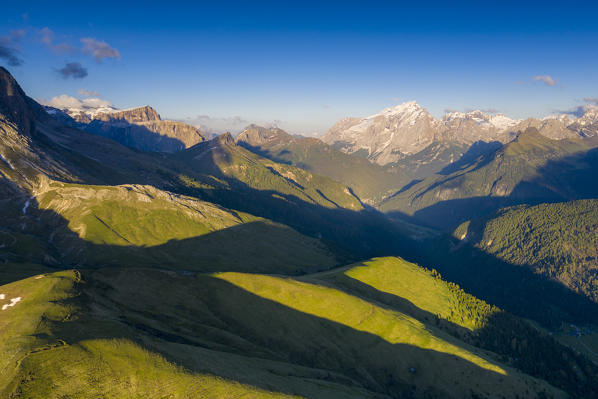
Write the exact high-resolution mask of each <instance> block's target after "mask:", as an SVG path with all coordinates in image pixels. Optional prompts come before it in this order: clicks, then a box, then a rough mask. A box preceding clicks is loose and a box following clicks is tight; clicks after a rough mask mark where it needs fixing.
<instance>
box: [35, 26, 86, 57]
mask: <svg viewBox="0 0 598 399" xmlns="http://www.w3.org/2000/svg"><path fill="white" fill-rule="evenodd" d="M38 34H39V41H40V42H41V43H42V44H44V45H45V46H46V47H47V48H49V49H50V50H52V52H53V53H55V54H64V53H73V52H75V51H76V50H77V49H76V48H75V47H73V46H71V45H70V44H68V43H66V42H61V43H56V42H55V39H56V34H55V33H54V31H53V30H52V29H50V28H48V27H47V26H46V27H44V28H42V29H40V30H39V32H38Z"/></svg>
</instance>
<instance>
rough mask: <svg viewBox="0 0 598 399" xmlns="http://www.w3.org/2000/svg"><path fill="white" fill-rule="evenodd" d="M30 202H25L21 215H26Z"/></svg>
mask: <svg viewBox="0 0 598 399" xmlns="http://www.w3.org/2000/svg"><path fill="white" fill-rule="evenodd" d="M29 203H30V200H27V201H25V205H24V206H23V215H26V214H27V208H29Z"/></svg>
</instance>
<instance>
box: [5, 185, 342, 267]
mask: <svg viewBox="0 0 598 399" xmlns="http://www.w3.org/2000/svg"><path fill="white" fill-rule="evenodd" d="M29 201H30V204H31V205H30V206H29V207H28V209H27V214H22V209H20V208H21V207H22V206H23V205H22V204H19V203H17V204H14V203H13V207H12V208H7V209H5V210H6V211H7V214H6V217H7V218H8V217H9V216H11V217H12V220H11V222H12V223H11V224H12V225H13V226H14V227H13V228H11V227H10V226H11V224H7V225H5V226H4V227H2V228H0V245H2V247H1V248H0V257H1V258H5V259H7V260H9V261H11V262H21V263H23V262H32V263H37V264H47V265H52V266H53V267H60V266H61V265H72V264H79V265H81V264H84V265H87V267H90V266H93V267H99V266H107V265H111V266H119V265H120V266H125V265H134V266H136V267H140V266H143V267H162V268H164V267H167V268H172V269H184V270H190V271H204V272H205V271H216V270H236V271H254V272H278V273H287V274H294V273H298V272H306V271H314V270H322V269H327V268H330V267H332V266H334V265H336V264H337V260H336V259H335V257H334V255H333V254H332V253H331V252H330V251H329V250H328V249H327V248H326V247H325V246H324V245H323V244H322V243H321V242H320V241H318V240H317V239H314V238H310V237H307V236H304V235H302V234H300V233H298V232H297V231H295V230H293V229H291V228H289V227H287V226H284V225H281V224H278V223H274V222H272V221H269V220H267V219H263V218H258V217H255V216H252V215H249V214H246V213H242V212H235V211H231V210H228V209H225V208H222V207H219V206H217V205H214V204H211V203H208V202H204V201H200V200H197V199H194V198H190V197H185V196H180V195H174V194H172V193H168V192H165V191H161V190H158V189H155V188H153V187H150V186H130V185H127V186H84V185H76V184H66V183H57V182H54V183H50V184H49V185H48V186H47V187H45V188H44V190H43V191H39V192H38V194H37V197H36V198H35V199H29ZM37 201H39V202H38V203H37ZM2 213H3V214H4V212H2ZM9 220H10V218H9ZM20 224H22V225H20ZM266 253H267V254H268V257H266V258H264V256H263V254H266ZM23 267H24V272H25V270H26V269H27V268H28V267H27V266H26V265H24V266H23ZM32 270H33V271H34V272H35V270H37V269H36V268H33V269H32Z"/></svg>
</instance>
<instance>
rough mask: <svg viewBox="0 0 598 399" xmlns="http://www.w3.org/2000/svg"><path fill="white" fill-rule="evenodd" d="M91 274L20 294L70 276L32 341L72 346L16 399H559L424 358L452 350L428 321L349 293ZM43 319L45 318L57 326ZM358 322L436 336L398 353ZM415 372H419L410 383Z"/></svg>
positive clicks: (25, 376) (23, 383)
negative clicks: (473, 396) (528, 397)
mask: <svg viewBox="0 0 598 399" xmlns="http://www.w3.org/2000/svg"><path fill="white" fill-rule="evenodd" d="M82 275H83V276H82V281H81V283H75V282H76V279H77V277H76V275H75V274H74V273H73V272H62V273H57V274H56V276H57V277H54V275H46V276H45V277H43V278H42V279H35V278H31V279H27V280H23V281H20V282H17V283H13V284H12V285H11V286H12V287H17V288H18V289H21V294H22V295H28V296H29V297H30V296H31V293H32V292H31V291H34V290H35V288H36V287H35V284H36V283H38V282H43V281H46V282H48V281H50V279H54V278H56V279H57V278H58V276H60V278H61V279H60V281H61V282H62V283H63V285H62V286H60V287H56V289H55V290H51V291H50V292H46V293H45V294H44V295H48V297H52V296H60V297H61V298H62V299H61V300H59V301H55V302H53V303H44V304H43V305H44V306H53V307H55V309H56V310H55V311H54V313H59V315H58V317H53V318H52V319H49V320H46V321H45V323H44V324H43V326H44V328H45V333H43V332H42V334H39V331H38V330H37V328H39V323H38V324H36V323H32V324H31V328H29V329H27V328H25V329H22V330H21V331H20V333H21V334H22V335H24V336H27V337H39V336H42V337H44V336H45V337H47V339H46V342H40V343H39V345H33V346H32V347H34V348H37V347H42V346H44V345H47V344H48V343H52V342H59V341H58V340H60V339H63V340H64V341H65V342H66V343H67V344H68V345H67V346H64V347H62V348H60V349H53V350H45V351H40V352H37V353H33V354H31V355H29V356H27V357H26V358H25V359H24V361H23V362H22V363H21V367H20V368H19V369H18V370H16V372H17V375H16V376H14V377H13V378H12V380H11V381H12V382H10V383H9V385H10V387H9V388H10V389H8V390H7V391H6V392H14V393H19V394H20V395H21V397H27V398H38V397H39V398H51V397H60V395H67V396H68V395H71V396H75V397H77V396H79V397H88V393H92V394H93V393H103V394H104V395H107V397H114V398H121V397H125V398H128V397H139V396H143V397H149V398H161V397H164V396H167V395H169V394H172V395H174V396H173V397H176V398H179V397H197V396H199V397H222V396H223V395H224V396H227V397H228V396H231V397H269V396H267V395H266V394H267V393H269V394H271V395H272V397H278V396H282V395H280V394H279V393H283V394H285V395H288V396H293V395H294V396H301V397H308V398H327V397H330V398H342V397H346V398H350V397H385V395H384V393H387V394H390V395H391V396H393V397H403V396H404V395H406V394H408V392H412V393H413V394H414V395H415V396H416V397H422V396H425V395H427V396H426V397H429V396H430V395H432V397H434V395H436V396H437V397H447V396H452V397H463V396H464V395H465V396H467V395H469V394H470V392H471V390H473V391H474V392H478V393H480V394H482V396H483V395H486V394H487V396H488V397H496V395H495V394H493V392H500V391H502V392H504V393H507V394H508V393H509V392H511V393H513V395H512V396H514V393H520V394H523V393H524V392H526V390H528V391H529V392H541V391H546V392H550V393H552V394H554V395H556V396H559V392H558V391H554V390H553V389H552V388H551V387H550V386H548V385H546V384H544V383H542V382H540V381H537V380H534V379H530V378H529V377H527V376H525V375H522V374H519V373H517V372H516V371H514V370H510V369H505V370H508V374H507V375H503V374H498V373H496V372H493V371H489V370H486V369H484V368H480V367H478V366H475V365H474V364H472V363H470V362H469V361H464V360H463V359H460V360H459V359H457V358H455V356H447V355H442V356H441V353H439V352H436V351H434V350H425V349H422V348H419V347H418V346H417V345H420V344H421V345H428V346H432V347H433V345H434V344H436V343H437V342H441V344H442V343H443V342H444V343H446V342H447V341H444V340H443V339H442V338H438V337H436V336H435V335H434V334H436V330H435V329H434V328H431V329H430V328H429V326H425V325H423V324H422V323H420V322H419V321H417V320H414V319H412V318H410V317H408V316H402V315H400V314H398V313H397V312H394V313H393V314H391V313H392V312H389V311H386V310H384V309H380V308H378V307H377V305H376V304H375V303H367V302H365V301H363V300H361V299H359V298H357V297H353V296H351V295H348V294H345V293H343V292H341V291H338V290H334V289H330V288H326V287H317V286H314V285H313V284H306V283H303V282H298V281H292V280H284V279H281V278H276V277H272V276H265V275H254V274H236V273H233V274H224V275H223V276H227V277H228V279H229V280H236V282H238V279H241V280H243V281H245V282H247V283H248V284H252V285H254V286H255V289H256V290H258V293H261V292H264V290H265V291H267V292H270V293H272V299H271V300H270V299H265V298H262V297H260V296H259V295H255V294H250V293H249V292H248V291H246V290H245V289H241V288H235V287H236V286H235V285H232V284H229V283H228V282H227V281H225V280H223V279H222V278H213V277H209V276H198V277H197V278H189V277H183V276H181V275H177V274H174V273H172V272H164V271H158V270H139V269H126V270H124V269H121V270H119V269H105V270H97V271H85V270H82ZM44 279H47V280H44ZM24 284H30V285H29V286H27V287H26V288H27V291H25V290H24V287H20V286H21V285H24ZM289 285H290V287H291V288H293V289H292V290H291V293H294V294H296V298H295V300H294V302H296V303H299V304H301V303H305V304H306V305H309V308H310V311H311V312H312V313H316V314H317V313H319V312H321V311H326V310H325V309H323V308H326V304H327V303H330V304H331V306H332V309H333V310H335V311H338V310H340V309H338V307H339V306H340V307H341V308H342V312H340V313H338V316H336V317H339V318H340V319H339V320H338V322H333V321H329V320H326V319H323V318H321V317H317V316H314V315H313V314H312V315H309V314H305V313H303V312H297V311H295V310H293V309H292V308H289V307H288V306H286V305H285V304H284V301H285V300H286V299H285V298H288V295H287V293H288V292H289V291H288V290H287V289H288V288H289ZM5 287H6V286H4V287H2V288H1V289H2V290H4V289H5ZM24 298H25V299H24V300H23V302H21V303H19V304H18V305H17V306H15V307H14V308H11V311H13V310H17V312H12V313H5V314H0V317H3V316H4V317H6V316H7V315H8V316H10V317H18V315H19V314H21V313H18V311H19V309H22V310H25V306H28V305H29V304H30V303H31V302H28V297H26V296H25V297H24ZM315 302H321V304H317V303H315ZM20 305H23V308H19V306H20ZM356 305H357V306H356ZM352 309H353V310H352ZM41 311H42V312H43V309H41ZM370 311H371V314H370V313H368V312H370ZM42 312H39V313H38V315H37V317H38V318H45V317H46V316H47V315H46V314H45V313H42ZM40 313H41V315H40ZM324 316H326V315H324ZM5 320H6V319H5ZM356 323H360V324H359V325H360V326H361V328H362V329H363V330H373V331H374V332H377V333H380V334H382V335H383V336H385V337H386V338H388V339H390V340H391V341H396V338H398V340H399V341H400V340H401V339H400V337H401V336H402V333H403V332H404V331H406V330H407V331H410V332H411V333H414V334H416V335H418V334H420V333H421V334H423V335H424V336H422V337H415V339H414V340H413V342H414V345H403V344H400V343H394V344H390V343H389V342H388V341H386V340H385V339H382V340H378V339H375V338H376V337H378V335H373V334H370V333H367V334H366V333H365V332H363V331H359V329H357V330H356V329H353V328H352V327H349V326H351V325H355V324H356ZM358 328H359V327H358ZM2 331H4V330H2ZM13 331H14V330H13ZM16 333H19V331H16ZM44 334H45V335H44ZM441 335H442V334H441ZM299 337H303V340H302V339H300V338H299ZM447 339H448V340H449V341H451V339H450V337H448V338H447ZM384 342H386V344H384ZM452 342H453V344H451V343H450V342H449V343H448V347H454V348H456V350H461V351H464V352H463V353H467V352H468V349H467V346H466V348H462V347H459V345H462V344H461V343H459V342H458V341H456V340H452ZM310 353H311V354H310ZM312 356H313V357H312ZM473 356H474V357H475V355H473ZM407 365H411V366H412V367H413V366H414V367H415V368H416V369H417V373H416V374H415V375H413V374H412V373H410V372H409V369H408V366H407ZM499 367H500V366H499ZM501 368H502V367H501ZM503 369H504V368H503ZM386 373H390V375H387V374H386ZM409 381H411V382H409ZM468 381H476V384H477V385H476V384H473V385H472V384H470V383H469V382H468ZM364 386H367V387H368V388H369V389H370V390H369V391H368V390H364V389H363V387H364ZM197 387H201V389H203V390H202V391H197V390H196V389H197ZM499 387H500V388H499ZM50 389H52V391H50ZM372 389H373V390H374V392H372V391H371V390H372ZM426 392H427V393H426ZM52 395H55V396H52ZM277 395H278V396H277Z"/></svg>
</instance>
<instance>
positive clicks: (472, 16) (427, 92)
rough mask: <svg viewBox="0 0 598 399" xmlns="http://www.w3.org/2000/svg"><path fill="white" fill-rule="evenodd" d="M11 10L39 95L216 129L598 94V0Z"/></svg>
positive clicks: (544, 104)
mask: <svg viewBox="0 0 598 399" xmlns="http://www.w3.org/2000/svg"><path fill="white" fill-rule="evenodd" d="M214 3H222V4H214ZM479 3H483V4H479ZM2 8H3V13H2V17H0V64H2V65H3V66H6V67H7V68H8V69H9V70H10V71H11V73H13V75H14V76H15V77H16V78H17V79H18V80H19V82H20V83H21V85H22V86H23V88H24V89H25V90H26V92H27V93H28V94H29V95H30V96H32V97H34V98H36V99H45V100H50V99H51V98H53V97H55V96H59V95H62V94H65V95H68V96H73V97H76V98H79V99H83V98H85V95H84V94H82V93H84V91H87V92H88V94H93V95H96V94H97V95H99V98H101V99H103V100H106V101H110V102H111V103H113V104H114V105H115V106H117V107H119V108H128V107H133V106H137V105H145V104H149V105H152V106H153V107H155V108H156V109H157V110H158V112H159V113H160V114H161V115H162V116H163V117H166V118H172V119H180V120H187V121H190V122H194V123H195V122H199V123H201V124H203V125H205V126H207V127H213V128H216V129H223V128H225V127H229V128H231V129H233V130H234V129H235V128H239V127H240V126H242V125H245V124H249V123H251V122H256V123H261V124H278V125H279V126H280V127H282V128H285V129H287V130H289V131H290V132H292V133H302V134H313V133H323V132H325V131H326V130H327V129H328V128H329V127H330V126H331V125H332V124H333V123H334V122H335V121H336V120H338V119H339V118H341V117H343V116H365V115H368V114H372V113H375V112H377V111H379V110H380V109H382V108H385V107H388V106H392V105H395V104H397V103H399V102H402V101H408V100H417V101H418V102H419V103H420V104H421V105H422V106H424V107H425V108H427V109H428V110H429V111H430V112H431V113H432V114H433V115H434V116H436V117H439V116H441V115H442V114H443V113H444V111H445V110H446V109H454V110H466V109H472V108H474V109H488V110H497V111H500V112H503V113H505V114H507V115H509V116H512V117H518V118H523V117H527V116H545V115H547V114H550V113H554V112H555V111H564V110H570V109H574V108H575V107H579V106H583V105H584V104H585V103H586V102H584V98H586V99H591V98H596V97H598V22H597V20H596V18H597V15H598V4H597V2H589V1H586V2H575V1H572V2H568V3H567V4H566V5H565V3H564V2H560V3H550V2H524V1H518V2H508V1H495V2H493V1H486V2H460V3H448V2H443V3H434V2H398V1H393V2H391V1H369V2H353V1H344V2H314V3H310V2H307V1H305V2H296V4H295V3H291V2H285V1H276V2H255V1H254V2H234V1H231V2H209V3H208V2H206V3H202V2H197V3H196V4H195V5H188V4H186V3H183V2H177V1H172V2H170V3H168V4H165V3H164V2H153V1H147V2H125V1H120V2H111V1H103V2H101V3H98V2H81V1H79V2H63V1H53V2H47V1H43V2H41V1H40V2H35V1H28V2H16V1H13V2H9V4H4V5H3V7H2ZM11 57H13V58H11ZM18 63H21V65H18V66H17V65H14V64H18ZM9 64H13V65H9ZM61 71H62V72H61ZM535 77H542V79H543V80H534V78H535ZM538 79H539V78H538ZM94 92H95V93H94Z"/></svg>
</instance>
